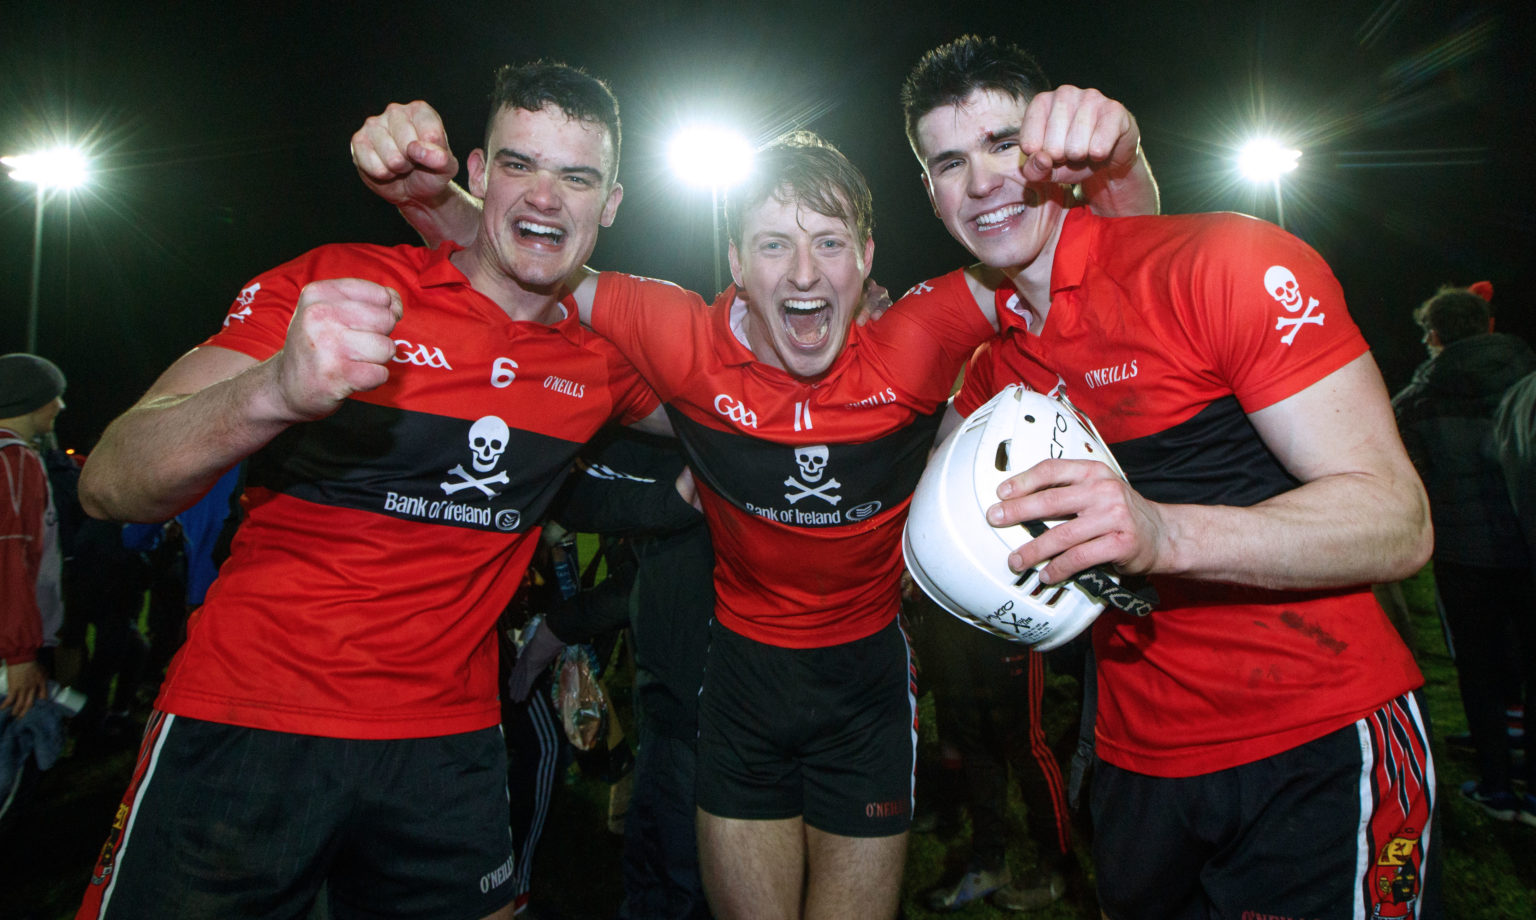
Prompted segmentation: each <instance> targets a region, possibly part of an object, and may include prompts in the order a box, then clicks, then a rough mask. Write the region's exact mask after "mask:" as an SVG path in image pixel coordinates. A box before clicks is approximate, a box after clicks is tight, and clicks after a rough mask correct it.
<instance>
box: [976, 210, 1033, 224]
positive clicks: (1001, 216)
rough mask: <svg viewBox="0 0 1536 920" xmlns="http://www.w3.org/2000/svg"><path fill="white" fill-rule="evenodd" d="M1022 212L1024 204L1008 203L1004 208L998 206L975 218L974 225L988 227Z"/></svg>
mask: <svg viewBox="0 0 1536 920" xmlns="http://www.w3.org/2000/svg"><path fill="white" fill-rule="evenodd" d="M1023 213H1024V206H1023V205H1022V204H1010V205H1008V206H1007V207H1005V208H998V209H997V210H996V211H989V212H987V213H986V214H983V215H981V216H980V217H978V218H976V226H978V227H982V228H986V227H990V226H992V225H994V224H1000V223H1002V222H1003V221H1005V220H1007V219H1008V218H1010V217H1012V216H1014V215H1015V214H1023Z"/></svg>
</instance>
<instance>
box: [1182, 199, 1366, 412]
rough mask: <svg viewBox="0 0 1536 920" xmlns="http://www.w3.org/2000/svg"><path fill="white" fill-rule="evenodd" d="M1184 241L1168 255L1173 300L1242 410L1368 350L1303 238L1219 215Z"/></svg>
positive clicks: (1318, 258)
mask: <svg viewBox="0 0 1536 920" xmlns="http://www.w3.org/2000/svg"><path fill="white" fill-rule="evenodd" d="M1191 242H1193V243H1194V244H1195V245H1186V246H1184V247H1183V248H1182V249H1180V251H1178V252H1177V253H1175V254H1174V255H1173V256H1172V258H1173V259H1174V260H1175V261H1176V263H1177V265H1178V268H1176V269H1175V270H1173V271H1170V274H1169V277H1170V281H1171V282H1172V283H1173V284H1174V285H1175V291H1174V292H1173V293H1174V295H1175V296H1174V297H1173V302H1174V308H1175V309H1176V310H1178V311H1179V313H1180V316H1179V319H1180V322H1181V324H1182V325H1183V326H1184V327H1185V328H1186V329H1188V330H1190V331H1191V332H1192V333H1194V335H1193V338H1194V340H1195V341H1196V342H1197V343H1199V344H1198V346H1197V347H1200V348H1202V349H1203V350H1205V352H1206V353H1205V354H1204V355H1203V357H1204V358H1205V360H1206V362H1207V363H1208V366H1209V367H1211V368H1213V369H1214V370H1215V371H1216V373H1218V374H1219V375H1220V376H1221V378H1222V379H1223V380H1224V381H1225V382H1226V383H1227V385H1228V386H1230V387H1231V389H1232V392H1233V393H1234V394H1235V395H1236V396H1237V398H1238V400H1239V402H1241V404H1242V406H1243V410H1244V411H1245V412H1249V413H1252V412H1257V411H1258V410H1260V409H1264V408H1266V407H1268V406H1271V405H1273V404H1275V403H1277V402H1279V401H1280V400H1282V399H1285V398H1286V397H1288V396H1292V395H1294V394H1296V393H1298V392H1300V391H1302V390H1304V389H1306V388H1307V387H1308V386H1311V385H1312V384H1314V383H1316V382H1317V381H1319V380H1321V379H1322V378H1324V377H1326V376H1328V375H1329V374H1331V373H1333V372H1334V371H1336V370H1338V369H1339V368H1341V367H1343V366H1344V365H1345V364H1348V363H1349V362H1350V361H1352V360H1354V359H1355V358H1357V357H1359V356H1360V355H1361V354H1364V353H1365V352H1366V351H1367V346H1366V343H1365V339H1364V337H1363V336H1361V334H1360V330H1359V328H1358V327H1357V326H1356V325H1355V323H1354V320H1353V319H1352V318H1351V317H1350V315H1349V311H1348V309H1347V308H1346V306H1345V304H1344V291H1343V289H1342V288H1341V287H1340V285H1339V282H1338V279H1336V278H1335V277H1334V275H1333V272H1332V271H1331V270H1330V269H1329V268H1328V265H1327V263H1326V262H1324V261H1323V259H1322V257H1321V256H1319V255H1318V254H1317V252H1316V251H1314V250H1313V249H1312V248H1311V247H1310V246H1308V245H1307V244H1305V243H1303V242H1302V241H1301V240H1298V239H1297V238H1296V237H1294V236H1291V235H1290V234H1289V233H1286V232H1285V231H1283V230H1281V229H1279V228H1278V227H1275V226H1274V225H1272V224H1269V223H1266V222H1264V221H1259V220H1255V219H1253V218H1248V217H1243V216H1241V215H1220V216H1217V217H1213V218H1212V219H1211V220H1210V221H1209V222H1207V224H1206V225H1205V229H1204V232H1202V233H1200V234H1198V235H1195V236H1194V237H1193V238H1192V240H1191ZM1180 276H1182V280H1180ZM1179 287H1183V288H1184V290H1183V291H1179V290H1177V288H1179Z"/></svg>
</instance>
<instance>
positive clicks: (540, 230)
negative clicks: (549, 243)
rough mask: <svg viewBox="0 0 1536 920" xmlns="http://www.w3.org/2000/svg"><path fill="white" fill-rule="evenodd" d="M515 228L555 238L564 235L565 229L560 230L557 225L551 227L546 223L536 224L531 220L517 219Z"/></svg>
mask: <svg viewBox="0 0 1536 920" xmlns="http://www.w3.org/2000/svg"><path fill="white" fill-rule="evenodd" d="M517 229H519V230H521V231H523V232H524V233H537V234H539V235H541V236H552V237H554V238H555V239H557V240H558V239H560V238H561V237H563V236H565V231H564V230H561V229H560V228H559V227H551V226H548V225H546V224H536V223H534V222H533V221H531V220H520V221H518V222H517Z"/></svg>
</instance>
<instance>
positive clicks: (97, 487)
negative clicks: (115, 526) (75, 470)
mask: <svg viewBox="0 0 1536 920" xmlns="http://www.w3.org/2000/svg"><path fill="white" fill-rule="evenodd" d="M99 468H100V466H99V464H93V463H91V461H90V460H87V461H86V463H85V466H84V467H82V468H81V470H80V484H79V491H80V507H82V508H84V509H85V513H86V514H89V515H90V516H91V517H93V518H96V519H97V520H100V521H111V520H114V519H115V518H114V516H113V514H112V499H111V495H110V494H109V492H108V490H107V488H106V484H105V483H103V482H102V477H101V475H100V474H99V472H98V470H99Z"/></svg>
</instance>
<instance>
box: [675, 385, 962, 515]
mask: <svg viewBox="0 0 1536 920" xmlns="http://www.w3.org/2000/svg"><path fill="white" fill-rule="evenodd" d="M667 416H668V417H669V418H670V419H671V420H672V429H673V430H674V431H675V432H676V433H677V436H678V438H679V439H680V440H681V441H682V444H683V449H684V451H685V453H686V454H687V456H688V465H689V466H691V467H692V468H693V472H694V475H695V476H697V477H699V478H700V479H701V480H703V481H704V482H705V483H706V484H707V485H708V486H709V487H710V488H711V489H712V490H714V491H715V492H716V493H718V494H719V495H720V496H721V497H722V498H724V499H725V500H726V501H728V502H730V503H731V504H732V505H734V506H736V507H737V508H740V509H741V510H743V511H746V512H748V513H751V514H756V515H758V516H760V517H765V518H769V519H770V520H775V521H778V522H780V523H784V524H790V525H792V526H800V527H837V526H842V525H845V524H857V523H859V522H860V521H864V520H868V519H869V518H872V517H874V516H875V515H878V514H880V513H881V512H883V511H887V510H889V509H891V508H895V507H897V506H898V505H900V504H901V503H902V502H904V501H906V500H907V499H908V498H909V497H911V495H912V490H913V489H915V488H917V480H918V478H919V477H920V476H922V473H923V467H924V466H925V465H926V464H927V462H928V452H929V450H930V449H931V448H932V447H933V438H934V435H935V434H936V433H937V431H938V427H939V421H940V420H941V419H942V417H943V410H942V409H941V410H940V411H938V412H935V413H933V414H932V415H926V416H918V417H916V418H915V419H914V420H913V421H912V423H911V424H909V425H907V426H906V427H904V428H901V429H900V430H898V431H895V432H892V433H891V434H888V435H886V436H884V437H881V438H876V439H874V440H872V441H865V442H862V443H858V444H827V443H824V442H820V441H818V440H816V437H817V436H816V433H815V432H814V431H808V432H805V438H806V440H805V441H804V443H803V444H800V445H789V444H776V443H774V442H772V441H765V440H763V439H761V438H755V437H752V436H750V435H746V434H742V433H741V432H739V431H722V430H720V429H717V428H711V427H709V426H707V425H703V424H700V423H699V422H696V421H694V420H693V419H690V418H688V417H687V416H685V415H684V414H683V413H681V412H678V411H677V410H675V409H674V408H672V406H670V405H668V406H667ZM806 448H820V449H821V450H824V451H825V463H824V465H822V466H821V467H820V469H819V471H816V470H814V469H812V470H811V471H810V472H808V471H807V466H806V464H805V463H804V460H803V458H804V456H805V454H804V451H805V449H806ZM817 453H818V454H819V453H820V452H819V451H818V452H817ZM818 459H819V458H818ZM834 483H835V484H834Z"/></svg>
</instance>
